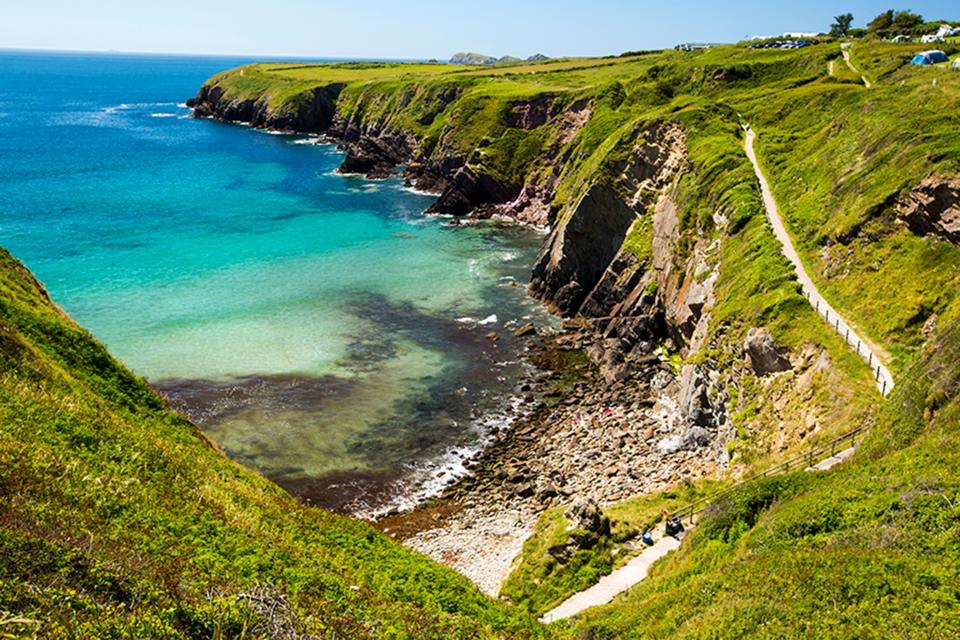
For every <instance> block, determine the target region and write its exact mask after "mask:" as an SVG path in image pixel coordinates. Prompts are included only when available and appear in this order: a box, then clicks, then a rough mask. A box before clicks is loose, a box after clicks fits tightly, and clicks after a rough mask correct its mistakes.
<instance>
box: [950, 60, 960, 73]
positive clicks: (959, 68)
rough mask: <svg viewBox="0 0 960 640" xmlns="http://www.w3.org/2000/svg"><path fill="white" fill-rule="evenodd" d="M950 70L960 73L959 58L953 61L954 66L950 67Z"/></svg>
mask: <svg viewBox="0 0 960 640" xmlns="http://www.w3.org/2000/svg"><path fill="white" fill-rule="evenodd" d="M950 68H951V69H953V70H954V71H960V58H957V59H956V60H954V61H953V64H951V65H950Z"/></svg>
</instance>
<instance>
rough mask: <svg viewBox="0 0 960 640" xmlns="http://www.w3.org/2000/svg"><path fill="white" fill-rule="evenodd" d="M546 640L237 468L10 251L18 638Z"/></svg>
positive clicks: (11, 538)
mask: <svg viewBox="0 0 960 640" xmlns="http://www.w3.org/2000/svg"><path fill="white" fill-rule="evenodd" d="M539 633H540V632H539V631H538V630H537V628H536V627H535V623H533V622H531V621H530V620H529V619H527V618H525V617H523V616H521V615H517V614H515V613H513V612H512V611H510V610H508V609H507V608H506V607H505V606H503V605H501V604H498V603H497V602H495V601H492V600H490V599H488V598H486V597H484V596H483V595H482V594H480V592H479V591H478V590H477V589H476V588H475V587H473V586H472V585H471V584H469V583H468V582H467V581H466V580H464V579H463V578H461V577H460V576H458V575H457V574H455V573H454V572H452V571H450V570H447V569H445V568H442V567H440V566H438V565H435V564H433V563H432V562H431V561H429V560H428V559H426V558H425V557H423V556H420V555H418V554H415V553H413V552H411V551H408V550H406V549H404V548H402V547H400V546H399V545H397V544H395V543H394V542H392V541H390V540H388V539H387V538H386V537H384V536H382V535H380V534H379V533H377V532H376V531H374V530H373V529H372V528H370V527H368V526H367V525H365V524H363V523H360V522H357V521H351V520H349V519H346V518H342V517H338V516H334V515H331V514H328V513H325V512H323V511H320V510H318V509H313V508H307V507H304V506H302V505H301V504H300V503H298V502H297V501H295V500H294V499H292V498H291V497H289V496H288V495H287V494H285V493H284V492H283V491H282V490H280V489H279V488H277V487H276V486H274V485H272V484H271V483H269V482H268V481H266V480H265V479H263V478H262V477H260V476H258V475H256V474H255V473H253V472H251V471H249V470H246V469H244V468H243V467H241V466H239V465H238V464H236V463H234V462H231V461H230V460H228V459H227V458H225V457H224V456H223V455H222V454H221V453H220V452H219V451H217V450H216V449H215V448H214V447H213V446H211V445H210V443H209V442H208V441H207V440H205V439H204V438H203V436H202V435H201V434H200V433H198V431H197V430H196V428H195V427H194V426H192V425H191V424H190V423H188V422H187V421H186V420H185V419H183V418H182V417H180V416H179V415H177V414H175V413H173V412H171V411H170V410H169V409H168V408H167V407H166V405H165V403H164V402H163V401H162V400H161V399H160V398H159V397H158V396H157V395H156V394H154V393H153V392H152V391H151V390H150V389H149V388H148V387H147V385H146V384H145V383H144V382H143V381H142V380H141V379H138V378H136V377H134V376H133V375H131V374H130V372H129V371H127V370H126V369H125V368H124V367H123V366H122V365H121V364H119V363H118V362H116V361H115V360H114V359H113V358H112V357H111V356H110V355H109V354H108V353H107V352H106V350H105V349H104V348H103V347H102V346H101V345H100V344H99V343H97V342H96V341H95V340H93V339H92V338H91V336H90V335H89V334H88V333H87V332H86V331H84V330H83V329H81V328H80V327H78V326H77V325H76V324H75V323H73V322H72V321H71V320H70V319H69V318H68V317H66V316H65V315H64V314H63V313H62V312H61V311H60V310H59V309H58V308H57V307H56V306H55V305H53V304H52V303H51V301H50V300H49V298H48V297H47V295H46V293H45V292H44V290H43V288H42V287H41V286H40V285H39V283H38V282H36V280H34V278H33V277H32V276H31V275H30V274H29V272H28V271H27V270H26V269H25V267H23V266H22V265H21V264H19V263H18V262H17V261H16V260H14V259H13V258H12V257H11V256H10V255H9V254H8V253H6V252H3V251H0V637H19V636H21V635H25V636H32V635H33V634H36V635H37V636H39V637H44V638H70V637H75V638H138V637H139V638H241V637H243V638H256V637H261V638H267V637H271V638H272V637H298V638H299V637H337V638H345V637H346V638H355V637H389V638H405V637H406V638H487V637H490V638H507V637H521V638H525V637H536V636H538V635H539ZM298 634H300V635H298Z"/></svg>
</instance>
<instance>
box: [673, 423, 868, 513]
mask: <svg viewBox="0 0 960 640" xmlns="http://www.w3.org/2000/svg"><path fill="white" fill-rule="evenodd" d="M866 430H867V429H866V427H857V428H856V429H853V430H852V431H848V432H847V433H845V434H843V435H842V436H838V437H836V438H834V439H833V440H831V441H830V442H828V443H827V444H825V445H823V446H822V447H818V448H815V449H811V450H810V451H807V452H806V453H803V454H801V455H799V456H796V457H794V458H790V459H789V460H787V461H786V462H782V463H780V464H778V465H777V466H775V467H771V468H769V469H767V470H766V471H762V472H760V473H756V474H754V475H752V476H749V477H747V478H743V479H742V480H738V481H737V482H735V483H733V484H732V485H730V486H729V487H727V488H725V489H721V490H720V491H717V492H716V493H712V494H710V495H709V496H705V497H703V498H700V499H699V500H695V501H694V502H691V503H690V504H688V505H686V506H685V507H682V508H680V509H678V510H675V511H674V512H673V514H674V515H676V516H679V517H680V518H681V520H682V519H684V518H689V519H690V523H691V524H692V523H693V517H694V516H695V515H696V514H698V513H700V512H701V511H703V510H704V509H705V508H707V506H708V505H709V504H710V503H711V502H714V501H715V500H717V498H722V497H723V496H725V495H727V494H728V493H730V492H732V491H734V490H735V489H738V488H740V487H742V486H743V485H745V484H747V483H749V482H753V481H754V480H758V479H760V478H769V477H770V476H775V475H779V474H781V473H787V472H788V471H790V470H793V469H797V468H798V467H801V466H802V467H803V468H804V469H807V468H809V467H812V466H813V465H814V464H816V463H817V462H820V461H822V460H824V459H826V458H829V457H830V456H833V455H836V454H837V452H839V451H842V450H843V449H847V448H849V447H852V446H854V445H856V443H857V442H858V441H859V440H860V439H862V436H863V434H864V433H865V432H866ZM847 443H850V444H848V445H847V446H845V447H843V448H840V445H842V444H847ZM825 454H826V455H825Z"/></svg>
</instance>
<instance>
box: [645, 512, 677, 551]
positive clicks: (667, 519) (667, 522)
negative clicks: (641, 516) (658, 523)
mask: <svg viewBox="0 0 960 640" xmlns="http://www.w3.org/2000/svg"><path fill="white" fill-rule="evenodd" d="M663 519H664V526H663V532H664V533H665V534H666V535H668V536H674V537H676V536H678V535H680V534H681V533H682V532H683V522H682V521H681V519H680V516H678V515H670V512H669V511H667V510H664V511H663ZM640 539H641V540H642V541H643V543H644V544H645V545H647V546H648V547H652V546H653V533H652V532H651V531H650V529H644V530H643V533H642V534H640Z"/></svg>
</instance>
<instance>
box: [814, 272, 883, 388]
mask: <svg viewBox="0 0 960 640" xmlns="http://www.w3.org/2000/svg"><path fill="white" fill-rule="evenodd" d="M800 291H801V292H802V293H803V295H804V297H805V298H806V299H807V302H813V303H815V304H813V305H812V306H813V308H814V310H815V311H816V312H817V313H818V314H820V315H821V316H822V317H823V319H824V320H826V321H827V324H828V325H830V326H831V328H833V330H834V332H835V333H836V334H837V335H839V336H840V337H841V338H843V340H844V342H846V343H847V344H848V345H850V346H851V347H853V348H855V349H856V350H857V355H858V356H860V357H861V358H864V359H865V360H866V361H867V366H869V367H870V372H871V373H872V374H873V375H874V381H875V382H876V383H877V386H878V387H879V388H880V395H882V396H884V397H886V395H887V393H888V391H889V390H890V389H888V388H887V378H886V376H884V375H883V367H882V365H881V363H880V362H879V361H878V362H874V361H873V351H871V350H870V349H869V348H868V347H867V345H866V344H864V343H863V341H862V340H860V338H859V337H858V336H857V334H856V333H854V334H853V337H852V338H851V336H850V325H848V324H847V323H846V321H843V319H842V318H841V317H840V315H839V314H837V313H834V314H833V322H832V323H831V322H830V307H829V306H827V305H824V306H823V308H822V309H821V308H820V300H819V299H817V300H813V296H812V295H811V294H810V290H809V289H808V288H807V287H806V286H805V285H803V284H802V283H801V284H800ZM841 322H843V326H842V327H841V324H840V323H841ZM841 329H842V331H841ZM861 347H862V348H863V351H861V350H860V349H861ZM890 388H891V389H892V388H893V386H892V385H890Z"/></svg>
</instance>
